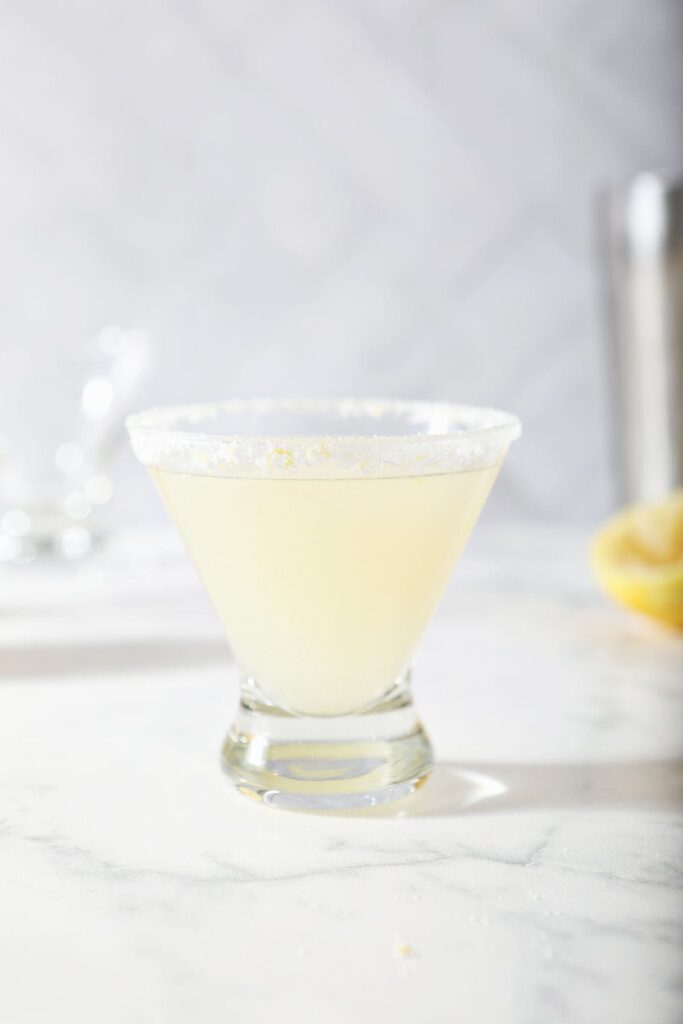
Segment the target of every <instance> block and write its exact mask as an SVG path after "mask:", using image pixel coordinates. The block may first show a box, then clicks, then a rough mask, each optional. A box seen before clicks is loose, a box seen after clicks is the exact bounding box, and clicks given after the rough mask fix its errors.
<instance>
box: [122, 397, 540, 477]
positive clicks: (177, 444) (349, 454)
mask: <svg viewBox="0 0 683 1024" xmlns="http://www.w3.org/2000/svg"><path fill="white" fill-rule="evenodd" d="M271 412H285V413H327V414H332V415H333V416H336V417H338V419H339V425H340V427H342V426H343V423H344V421H345V420H352V419H353V418H354V417H361V416H362V417H365V418H369V419H375V420H377V421H378V427H380V429H381V420H382V419H383V418H384V417H386V416H388V415H394V416H398V417H402V418H405V422H406V427H407V428H408V427H410V426H411V425H412V426H413V427H414V428H415V429H414V430H413V431H412V432H407V433H405V434H391V435H387V434H382V433H377V434H349V433H344V432H340V433H338V434H324V435H323V434H318V435H287V434H279V435H272V436H269V435H261V434H251V435H250V434H212V433H209V432H204V431H200V430H196V429H189V430H188V429H177V427H176V425H177V424H185V425H186V427H187V426H189V427H195V426H196V425H198V424H204V423H207V422H210V421H211V420H212V419H215V418H216V417H217V416H219V415H220V414H221V413H231V414H236V415H239V414H240V413H251V414H254V413H256V414H257V415H264V414H266V413H271ZM126 427H127V429H128V433H129V435H130V438H131V443H132V446H133V450H134V452H135V454H136V456H137V457H138V459H139V460H140V461H141V462H142V463H143V464H144V465H147V466H153V467H156V468H159V469H164V470H168V471H170V472H176V473H191V474H196V475H204V476H226V477H260V478H268V479H270V478H284V479H297V478H304V479H305V478H312V479H319V478H325V477H328V478H337V477H386V476H397V475H407V476H413V475H426V474H432V473H444V472H455V471H462V470H466V469H476V468H483V467H485V466H489V465H493V464H495V463H496V462H498V461H500V460H501V459H502V457H503V455H504V454H505V451H506V450H507V447H508V445H509V444H510V443H511V442H512V441H514V440H515V439H516V438H518V437H519V436H520V434H521V424H520V421H519V419H518V418H517V417H516V416H514V415H512V414H510V413H506V412H502V411H500V410H498V409H490V408H483V407H480V406H470V405H457V404H453V403H449V402H429V401H416V400H402V399H354V398H344V399H268V398H262V399H230V400H227V401H219V402H203V403H199V404H193V405H176V406H164V407H161V408H154V409H148V410H145V411H144V412H140V413H136V414H134V415H132V416H129V417H128V418H127V419H126ZM428 429H432V430H433V431H434V432H433V433H427V430H428Z"/></svg>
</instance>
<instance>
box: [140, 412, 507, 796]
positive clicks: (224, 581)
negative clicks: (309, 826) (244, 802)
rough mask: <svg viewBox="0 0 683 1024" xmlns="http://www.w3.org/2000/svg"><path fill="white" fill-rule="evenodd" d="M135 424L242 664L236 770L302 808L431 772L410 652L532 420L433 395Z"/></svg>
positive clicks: (402, 786) (255, 786) (146, 418)
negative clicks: (512, 447)
mask: <svg viewBox="0 0 683 1024" xmlns="http://www.w3.org/2000/svg"><path fill="white" fill-rule="evenodd" d="M127 426H128V430H129V432H130V436H131V440H132V444H133V448H134V450H135V453H136V455H137V456H138V458H139V459H140V461H141V462H142V463H144V464H145V465H146V466H148V467H149V469H150V471H151V474H152V477H153V479H154V482H155V483H156V485H157V487H158V489H159V491H160V492H161V495H162V497H163V499H164V501H165V503H166V505H167V507H168V510H169V512H170V513H171V515H172V516H173V518H174V519H175V522H176V524H177V526H178V528H179V530H180V532H181V534H182V535H183V537H184V540H185V543H186V545H187V548H188V550H189V552H190V555H191V556H192V558H193V560H194V562H195V565H196V567H197V570H198V572H199V574H200V576H201V577H202V580H203V582H204V585H205V587H206V589H207V591H208V593H209V596H210V598H211V600H212V602H213V605H214V607H215V609H216V612H217V613H218V616H219V617H220V619H221V621H222V622H223V625H224V627H225V630H226V633H227V635H228V638H229V641H230V643H231V646H232V650H233V653H234V656H235V660H236V662H237V665H238V666H239V674H240V688H241V693H240V704H239V710H238V712H237V717H236V719H235V722H234V724H233V726H232V729H231V731H230V733H229V735H228V738H227V740H226V741H225V746H224V748H223V766H224V768H225V771H226V772H227V774H228V775H229V776H230V777H231V778H232V779H233V780H234V781H235V782H236V784H237V786H238V787H239V789H240V790H242V791H243V792H246V793H247V794H249V795H252V796H257V797H260V798H262V799H263V800H264V801H266V802H267V803H272V804H275V805H277V806H281V807H289V808H295V809H311V810H321V809H345V808H354V807H362V806H365V805H372V804H378V803H384V802H386V801H389V800H392V799H396V798H399V797H402V796H405V795H406V794H407V793H409V792H411V791H412V790H413V789H415V788H416V787H417V786H418V785H419V784H420V782H421V781H422V780H424V779H425V778H426V776H427V774H428V773H429V770H430V768H431V766H432V751H431V746H430V743H429V739H428V737H427V735H426V733H425V731H424V729H423V727H422V725H421V723H420V721H419V719H418V717H417V714H416V712H415V708H414V706H413V701H412V695H411V689H410V665H411V662H412V659H413V657H414V654H415V650H416V648H417V645H418V642H419V640H420V637H421V635H422V633H423V631H424V629H425V627H426V625H427V623H428V622H429V619H430V618H431V616H432V613H433V612H434V609H435V607H436V605H437V603H438V600H439V598H440V596H441V594H442V592H443V590H444V587H445V586H446V583H447V581H448V578H449V576H450V573H451V570H452V568H453V566H454V564H455V562H456V561H457V559H458V556H459V555H460V553H461V551H462V549H463V547H464V546H465V543H466V541H467V539H468V537H469V535H470V532H471V530H472V528H473V526H474V524H475V522H476V520H477V518H478V516H479V513H480V511H481V509H482V506H483V505H484V502H485V501H486V498H487V496H488V493H489V491H490V489H491V486H492V484H493V482H494V480H495V478H496V475H497V473H498V470H499V469H500V466H501V463H502V461H503V458H504V457H505V453H506V451H507V448H508V446H509V444H510V442H511V441H513V440H514V439H515V438H516V437H518V436H519V433H520V424H519V420H518V419H517V418H516V417H515V416H511V415H509V414H507V413H504V412H498V411H496V410H493V409H480V408H474V407H471V406H459V405H450V404H445V403H432V402H413V401H383V400H355V399H354V400H351V399H348V400H329V401H324V400H323V401H317V400H253V401H240V400H233V401H227V402H217V403H213V404H202V405H191V406H180V407H174V408H164V409H153V410H150V411H148V412H143V413H140V414H138V415H135V416H131V417H129V418H128V420H127Z"/></svg>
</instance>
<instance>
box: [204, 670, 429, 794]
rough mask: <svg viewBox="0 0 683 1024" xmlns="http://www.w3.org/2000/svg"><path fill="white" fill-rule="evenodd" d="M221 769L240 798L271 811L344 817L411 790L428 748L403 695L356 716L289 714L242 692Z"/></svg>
mask: <svg viewBox="0 0 683 1024" xmlns="http://www.w3.org/2000/svg"><path fill="white" fill-rule="evenodd" d="M222 762H223V768H224V770H225V772H226V773H227V775H228V776H229V777H230V778H231V779H232V780H233V782H234V783H235V784H236V786H237V788H238V789H239V790H240V792H242V793H244V794H246V795H247V796H251V797H254V798H256V799H259V800H263V802H264V803H267V804H270V805H272V806H274V807H281V808H285V809H288V810H297V811H344V810H356V809H359V808H363V807H375V806H377V805H380V804H385V803H388V802H389V801H391V800H399V799H401V798H402V797H405V796H407V795H408V794H409V793H411V792H413V790H415V789H416V788H417V787H418V786H419V785H420V783H421V782H423V781H424V779H425V778H426V776H427V775H428V773H429V771H430V769H431V767H432V764H433V759H432V748H431V744H430V742H429V738H428V737H427V734H426V733H425V731H424V729H423V728H422V725H421V724H420V721H419V719H418V717H417V715H416V713H415V709H414V707H413V704H412V700H411V698H410V694H409V693H407V692H406V691H405V690H404V691H403V692H401V693H399V694H398V695H395V696H393V697H389V698H387V699H386V700H385V701H383V702H382V703H381V704H378V705H375V706H374V707H373V708H371V709H370V710H368V711H365V712H363V713H362V714H356V715H339V716H335V717H333V718H315V717H309V716H305V715H294V714H290V713H289V712H286V711H283V710H281V709H280V708H276V707H273V706H272V705H268V704H265V703H261V702H259V701H258V700H256V699H255V698H254V696H253V694H252V693H250V692H245V691H243V695H242V699H241V701H240V707H239V711H238V714H237V718H236V721H235V723H234V725H233V727H232V729H231V731H230V734H229V736H228V738H227V739H226V741H225V745H224V747H223V756H222Z"/></svg>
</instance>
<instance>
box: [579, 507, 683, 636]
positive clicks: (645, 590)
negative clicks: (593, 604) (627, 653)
mask: <svg viewBox="0 0 683 1024" xmlns="http://www.w3.org/2000/svg"><path fill="white" fill-rule="evenodd" d="M591 561H592V564H593V569H594V570H595V574H596V576H597V578H598V580H599V582H600V584H601V586H602V587H603V588H604V590H606V591H607V593H608V594H609V595H610V596H611V597H613V598H614V600H615V601H618V602H619V604H623V605H625V606H626V607H627V608H632V609H634V610H635V611H638V612H643V613H644V614H645V615H650V616H651V617H652V618H655V619H658V620H659V621H660V622H665V623H667V624H668V625H670V626H675V627H677V628H678V629H683V490H679V491H675V492H674V493H673V494H671V495H670V496H669V497H668V498H665V499H663V500H662V501H658V502H653V503H651V504H650V503H648V504H642V505H631V506H630V507H629V508H626V509H624V511H623V512H620V513H619V515H617V516H615V517H614V519H610V521H609V522H608V523H606V524H605V526H603V528H602V529H601V530H600V531H599V532H598V534H597V535H596V537H595V539H594V540H593V543H592V545H591Z"/></svg>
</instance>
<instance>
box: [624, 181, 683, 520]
mask: <svg viewBox="0 0 683 1024" xmlns="http://www.w3.org/2000/svg"><path fill="white" fill-rule="evenodd" d="M607 206H608V243H609V262H610V276H611V298H612V302H611V313H612V322H613V332H614V337H615V343H616V359H617V378H618V380H617V386H618V391H619V394H618V401H619V424H618V427H617V437H618V439H619V443H620V447H621V452H620V456H621V457H620V462H621V490H622V494H621V498H622V499H623V500H624V501H640V500H650V499H656V498H660V497H662V496H664V495H666V494H668V493H670V492H671V491H673V490H674V489H675V488H676V487H681V486H683V180H681V179H679V180H675V179H673V178H670V177H667V176H666V175H660V174H653V173H649V172H648V173H642V174H639V175H637V176H636V177H635V178H633V179H632V180H631V181H630V182H628V183H627V184H626V185H625V186H622V187H620V188H615V189H613V190H612V191H611V193H610V194H609V196H608V204H607Z"/></svg>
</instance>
